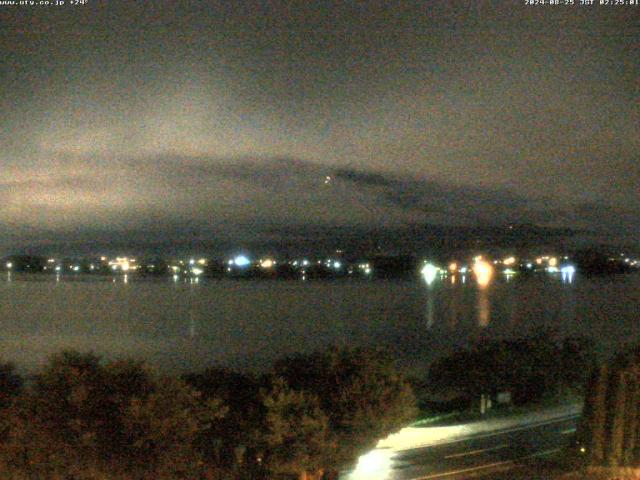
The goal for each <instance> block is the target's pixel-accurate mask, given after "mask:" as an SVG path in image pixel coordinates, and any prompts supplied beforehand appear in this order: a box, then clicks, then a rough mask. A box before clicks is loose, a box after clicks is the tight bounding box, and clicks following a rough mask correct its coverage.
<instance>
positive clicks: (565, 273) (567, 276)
mask: <svg viewBox="0 0 640 480" xmlns="http://www.w3.org/2000/svg"><path fill="white" fill-rule="evenodd" d="M560 273H561V274H562V281H563V282H565V283H571V282H573V276H574V275H575V273H576V267H574V266H573V265H564V266H563V267H562V268H561V269H560Z"/></svg>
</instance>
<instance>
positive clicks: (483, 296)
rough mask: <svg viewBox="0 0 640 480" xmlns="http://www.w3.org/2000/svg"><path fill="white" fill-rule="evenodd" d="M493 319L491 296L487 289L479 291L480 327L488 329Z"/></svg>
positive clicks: (482, 288)
mask: <svg viewBox="0 0 640 480" xmlns="http://www.w3.org/2000/svg"><path fill="white" fill-rule="evenodd" d="M490 319H491V306H490V305H489V294H488V293H487V288H486V287H480V288H479V289H478V326H479V327H486V326H488V325H489V321H490Z"/></svg>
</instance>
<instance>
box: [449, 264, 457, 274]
mask: <svg viewBox="0 0 640 480" xmlns="http://www.w3.org/2000/svg"><path fill="white" fill-rule="evenodd" d="M457 270H458V264H457V263H456V262H451V263H450V264H449V271H450V272H452V273H453V272H455V271H457Z"/></svg>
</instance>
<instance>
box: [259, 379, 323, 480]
mask: <svg viewBox="0 0 640 480" xmlns="http://www.w3.org/2000/svg"><path fill="white" fill-rule="evenodd" d="M262 400H263V404H264V407H265V431H264V436H263V442H264V447H265V455H264V461H265V467H266V468H267V469H268V470H269V471H270V472H272V473H276V474H294V475H297V476H298V477H299V478H300V479H301V480H305V479H312V478H318V479H319V478H320V477H321V475H322V472H323V467H324V466H325V464H326V457H327V454H328V450H329V448H330V446H329V421H328V418H327V416H326V415H325V413H324V412H323V411H322V409H321V408H320V402H319V400H318V398H317V397H316V396H315V395H313V394H310V393H307V392H303V391H296V390H292V389H291V388H290V387H289V386H288V385H287V384H286V382H285V381H284V380H283V379H281V378H275V379H274V380H273V383H272V385H271V386H270V388H269V389H268V390H265V391H263V392H262Z"/></svg>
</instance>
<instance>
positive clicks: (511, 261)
mask: <svg viewBox="0 0 640 480" xmlns="http://www.w3.org/2000/svg"><path fill="white" fill-rule="evenodd" d="M502 263H504V264H505V265H513V264H514V263H516V257H507V258H505V259H504V260H503V261H502Z"/></svg>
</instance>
